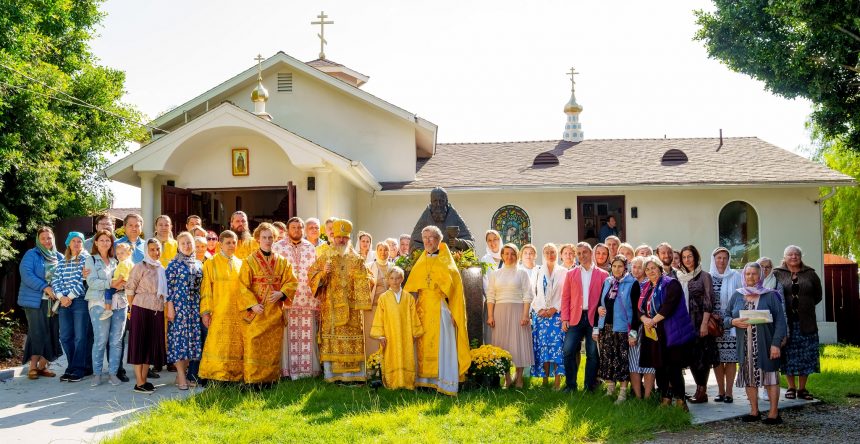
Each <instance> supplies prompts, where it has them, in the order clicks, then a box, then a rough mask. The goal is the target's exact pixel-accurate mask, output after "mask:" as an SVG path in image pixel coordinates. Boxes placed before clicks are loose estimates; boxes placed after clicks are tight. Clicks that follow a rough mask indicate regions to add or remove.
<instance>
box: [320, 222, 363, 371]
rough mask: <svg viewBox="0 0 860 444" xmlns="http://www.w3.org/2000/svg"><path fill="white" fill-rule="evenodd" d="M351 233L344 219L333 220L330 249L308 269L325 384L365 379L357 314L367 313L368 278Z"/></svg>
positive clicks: (350, 227) (359, 324) (359, 320)
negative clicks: (317, 301)
mask: <svg viewBox="0 0 860 444" xmlns="http://www.w3.org/2000/svg"><path fill="white" fill-rule="evenodd" d="M351 232H352V223H350V222H349V221H348V220H337V221H335V222H334V224H333V241H332V245H331V247H330V248H328V249H326V250H325V251H324V252H323V254H322V255H320V256H318V257H317V259H316V261H315V262H314V264H313V265H311V267H310V269H309V270H308V285H309V286H310V288H311V292H313V294H314V295H315V296H316V297H318V298H320V329H319V345H320V361H322V364H323V375H324V377H325V380H326V381H328V382H335V381H343V382H349V381H360V382H363V381H365V380H366V379H367V372H366V371H365V365H364V329H363V319H364V317H363V315H362V313H361V311H362V310H370V304H371V294H370V286H371V277H370V273H369V272H368V271H367V267H365V266H364V260H363V259H362V258H361V256H359V255H358V253H356V252H355V251H354V250H353V249H352V248H351V247H350V246H349V236H350V234H351ZM368 328H370V326H368Z"/></svg>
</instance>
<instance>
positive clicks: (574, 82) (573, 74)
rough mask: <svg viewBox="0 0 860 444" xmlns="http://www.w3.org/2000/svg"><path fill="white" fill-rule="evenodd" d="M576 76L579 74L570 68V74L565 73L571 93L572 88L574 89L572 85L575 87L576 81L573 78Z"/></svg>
mask: <svg viewBox="0 0 860 444" xmlns="http://www.w3.org/2000/svg"><path fill="white" fill-rule="evenodd" d="M577 74H579V73H578V72H576V70H575V69H574V68H573V67H572V66H571V67H570V72H568V73H567V75H569V76H570V90H571V91H573V87H574V85H576V80H574V79H573V76H575V75H577Z"/></svg>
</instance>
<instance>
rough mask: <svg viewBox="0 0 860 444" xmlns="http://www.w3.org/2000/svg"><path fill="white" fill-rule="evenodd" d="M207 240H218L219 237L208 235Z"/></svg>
mask: <svg viewBox="0 0 860 444" xmlns="http://www.w3.org/2000/svg"><path fill="white" fill-rule="evenodd" d="M206 240H208V241H211V240H218V238H217V237H207V238H206Z"/></svg>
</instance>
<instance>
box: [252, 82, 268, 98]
mask: <svg viewBox="0 0 860 444" xmlns="http://www.w3.org/2000/svg"><path fill="white" fill-rule="evenodd" d="M268 100H269V91H268V90H266V88H265V87H264V86H263V79H258V80H257V87H256V88H254V90H253V91H251V101H252V102H267V101H268Z"/></svg>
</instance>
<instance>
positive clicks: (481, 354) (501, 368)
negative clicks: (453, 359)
mask: <svg viewBox="0 0 860 444" xmlns="http://www.w3.org/2000/svg"><path fill="white" fill-rule="evenodd" d="M469 354H470V355H471V358H472V364H471V365H470V366H469V371H468V372H467V373H466V375H467V376H468V377H469V379H470V380H471V381H472V383H473V384H474V385H475V386H477V387H487V388H498V387H499V386H500V385H501V377H502V376H503V375H504V374H505V373H506V372H508V371H510V369H511V364H512V359H513V358H512V357H511V354H510V353H508V351H507V350H504V349H502V348H499V347H496V346H494V345H482V346H480V347H477V348H473V349H471V350H469Z"/></svg>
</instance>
